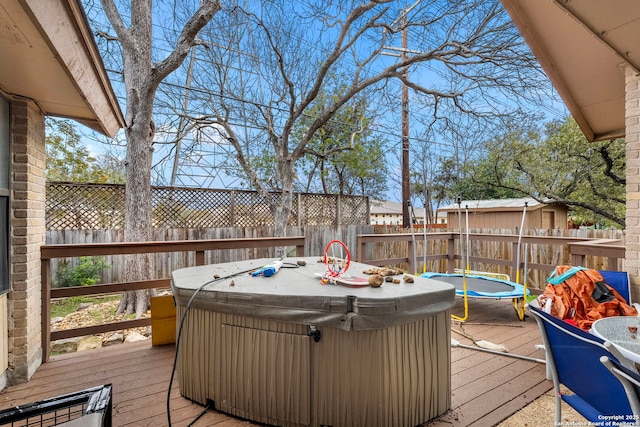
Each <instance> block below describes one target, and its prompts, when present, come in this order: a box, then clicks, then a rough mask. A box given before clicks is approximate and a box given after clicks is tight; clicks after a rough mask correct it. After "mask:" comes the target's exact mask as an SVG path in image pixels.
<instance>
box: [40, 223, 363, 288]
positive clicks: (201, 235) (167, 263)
mask: <svg viewBox="0 0 640 427" xmlns="http://www.w3.org/2000/svg"><path fill="white" fill-rule="evenodd" d="M372 230H373V229H372V227H371V226H369V225H359V226H358V225H349V226H342V227H335V226H324V227H321V226H304V227H287V231H286V235H287V236H305V239H306V243H305V256H321V255H322V254H323V253H324V248H325V246H326V245H327V243H328V242H330V241H331V240H334V239H339V240H342V241H343V242H345V243H346V244H347V246H348V247H349V248H350V249H352V250H355V247H356V239H357V236H358V235H359V234H368V233H371V232H372ZM273 235H274V228H273V227H224V228H205V229H200V228H171V229H165V228H156V229H154V230H153V236H152V239H153V241H154V242H162V241H176V240H189V241H197V240H222V239H257V238H268V237H271V236H273ZM123 241H124V230H122V229H112V230H50V231H47V240H46V243H47V244H48V245H68V244H84V243H113V242H123ZM280 255H281V254H279V253H276V248H275V247H261V248H253V247H246V248H242V247H238V248H235V249H229V250H225V251H207V252H206V253H205V258H206V259H205V264H217V263H221V262H230V261H237V260H245V259H252V258H273V257H279V256H280ZM85 256H86V255H85ZM194 256H195V254H194V253H193V252H165V253H155V254H154V263H155V269H154V271H153V272H150V276H151V277H152V278H157V277H169V275H170V274H171V272H172V271H173V270H176V269H179V268H184V267H187V266H190V265H194V262H195V260H194ZM100 258H103V259H104V261H105V264H106V265H107V268H104V269H102V271H101V272H100V280H99V281H100V282H102V283H112V282H119V281H121V277H122V275H123V274H122V271H123V268H124V256H123V255H118V254H111V255H103V256H101V257H100ZM60 262H65V263H68V267H69V268H75V267H76V266H77V265H79V263H80V259H78V258H70V257H65V258H57V259H52V260H51V271H52V275H53V278H54V282H55V278H56V272H57V271H58V266H59V265H60Z"/></svg>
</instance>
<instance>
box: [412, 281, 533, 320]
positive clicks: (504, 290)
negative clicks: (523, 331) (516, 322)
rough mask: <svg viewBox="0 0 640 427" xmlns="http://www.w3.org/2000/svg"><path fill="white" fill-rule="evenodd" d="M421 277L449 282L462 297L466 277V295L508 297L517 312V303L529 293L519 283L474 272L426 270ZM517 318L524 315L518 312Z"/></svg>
mask: <svg viewBox="0 0 640 427" xmlns="http://www.w3.org/2000/svg"><path fill="white" fill-rule="evenodd" d="M421 276H422V277H426V278H428V279H435V280H439V281H441V282H446V283H449V284H451V285H453V286H455V288H456V295H458V296H461V297H464V296H465V290H464V278H465V277H466V279H467V290H466V296H467V297H469V298H493V299H503V298H509V299H512V300H513V303H514V307H515V308H516V312H518V305H519V304H518V303H519V302H520V301H521V299H522V298H524V296H525V294H526V295H527V296H528V295H530V294H531V292H530V291H529V289H526V290H525V287H524V286H523V285H521V284H519V283H515V282H511V281H509V280H502V279H496V278H493V277H485V276H479V275H474V274H467V275H464V274H458V273H454V274H449V273H436V272H426V273H422V274H421ZM518 318H520V320H524V316H520V313H519V312H518Z"/></svg>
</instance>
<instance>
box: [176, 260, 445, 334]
mask: <svg viewBox="0 0 640 427" xmlns="http://www.w3.org/2000/svg"><path fill="white" fill-rule="evenodd" d="M298 259H299V258H296V259H286V258H285V259H284V260H283V261H284V262H285V264H284V266H283V268H281V269H280V271H279V272H278V273H277V274H275V275H274V276H271V277H262V276H257V277H253V276H251V275H250V274H248V271H249V270H253V269H256V268H259V267H262V266H264V265H266V264H269V263H271V262H272V261H273V259H257V260H249V261H240V262H232V263H224V264H213V265H205V266H199V267H189V268H184V269H180V270H175V271H173V272H172V273H171V287H172V290H173V294H174V297H175V299H176V303H177V304H178V305H180V306H186V305H187V304H188V302H189V300H190V299H191V297H192V296H193V294H194V292H195V291H196V290H197V289H198V288H200V287H201V286H203V285H205V284H206V285H205V286H204V287H203V288H202V290H200V291H199V292H198V294H197V295H196V296H195V297H194V299H193V302H192V303H191V307H196V308H200V309H204V310H208V311H215V312H221V313H228V314H237V315H242V316H250V317H258V318H265V319H273V320H279V321H284V322H291V323H300V324H308V325H314V326H329V327H333V328H338V329H343V330H347V331H348V330H352V329H353V330H371V329H380V328H384V327H388V326H393V325H399V324H403V323H407V322H412V321H415V320H418V319H422V318H425V317H428V316H432V315H434V314H437V313H440V312H442V311H444V310H448V309H449V308H451V307H452V306H453V305H454V303H455V288H454V286H453V285H451V284H448V283H444V282H440V281H438V280H433V279H427V278H422V277H417V276H413V278H414V283H405V282H404V281H401V283H400V284H393V283H389V282H385V283H384V284H383V285H382V286H381V287H379V288H372V287H369V286H367V287H361V288H351V287H346V286H340V285H324V284H322V283H321V282H320V276H321V275H322V273H323V272H324V271H325V266H324V264H322V263H318V262H317V261H318V258H305V261H306V262H307V265H306V266H303V267H299V268H287V267H291V266H292V265H295V264H296V261H297V260H298ZM369 268H371V266H369V265H365V264H361V263H355V262H352V263H351V266H350V268H349V270H348V271H347V274H350V275H352V276H359V277H367V276H366V275H365V274H364V273H363V271H364V270H366V269H369ZM236 274H237V275H236ZM232 275H235V276H234V277H229V276H232ZM398 277H400V276H398Z"/></svg>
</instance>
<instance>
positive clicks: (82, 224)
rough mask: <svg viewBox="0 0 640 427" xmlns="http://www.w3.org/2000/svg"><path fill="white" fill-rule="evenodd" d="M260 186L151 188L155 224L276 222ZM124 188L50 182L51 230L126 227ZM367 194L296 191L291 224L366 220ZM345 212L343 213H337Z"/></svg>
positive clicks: (48, 215) (203, 225) (48, 214)
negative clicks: (348, 194) (253, 189)
mask: <svg viewBox="0 0 640 427" xmlns="http://www.w3.org/2000/svg"><path fill="white" fill-rule="evenodd" d="M267 197H270V198H271V199H270V200H267V199H265V197H264V196H262V195H260V194H258V193H257V192H255V191H243V190H215V189H202V188H182V187H153V188H152V189H151V206H152V213H151V215H152V219H153V226H154V227H155V228H219V227H265V226H267V227H271V226H274V225H275V224H274V218H273V214H272V213H271V209H270V207H269V202H274V201H275V202H277V201H279V198H280V197H281V195H280V194H278V193H271V194H269V195H268V196H267ZM338 205H339V206H338ZM124 206H125V187H124V186H123V185H113V184H73V183H58V182H56V183H47V201H46V210H47V212H46V218H47V219H46V220H47V229H48V230H98V229H119V228H123V227H124V211H125V208H124ZM368 206H369V203H368V198H367V197H365V196H336V195H326V194H308V193H302V194H295V195H294V198H293V205H292V212H291V216H290V217H289V220H288V224H287V225H289V226H296V225H300V226H303V225H363V224H368V222H369V212H368ZM338 212H340V218H338Z"/></svg>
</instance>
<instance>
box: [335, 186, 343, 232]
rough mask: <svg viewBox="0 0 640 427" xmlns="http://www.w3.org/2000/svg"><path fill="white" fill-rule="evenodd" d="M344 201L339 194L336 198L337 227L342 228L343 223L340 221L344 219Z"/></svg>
mask: <svg viewBox="0 0 640 427" xmlns="http://www.w3.org/2000/svg"><path fill="white" fill-rule="evenodd" d="M341 203H342V199H341V198H340V195H339V194H338V195H337V196H336V226H337V227H340V225H341V221H340V219H341V218H342V206H341Z"/></svg>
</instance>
